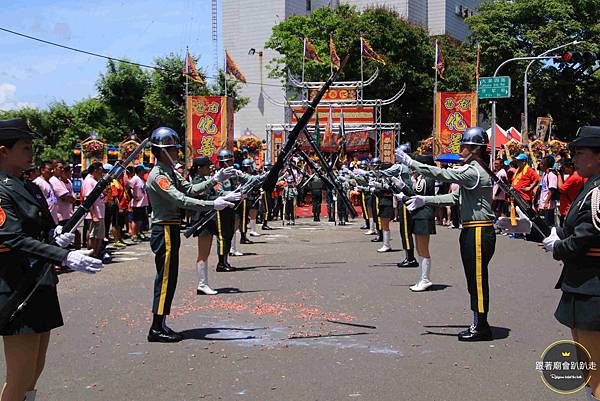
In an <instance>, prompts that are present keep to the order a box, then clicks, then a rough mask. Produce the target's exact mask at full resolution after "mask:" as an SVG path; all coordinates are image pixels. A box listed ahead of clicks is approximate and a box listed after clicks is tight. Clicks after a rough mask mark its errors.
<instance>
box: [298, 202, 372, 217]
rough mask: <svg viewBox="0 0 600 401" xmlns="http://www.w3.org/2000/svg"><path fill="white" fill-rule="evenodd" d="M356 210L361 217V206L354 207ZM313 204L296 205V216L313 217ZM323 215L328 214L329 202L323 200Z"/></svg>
mask: <svg viewBox="0 0 600 401" xmlns="http://www.w3.org/2000/svg"><path fill="white" fill-rule="evenodd" d="M354 210H356V213H358V217H359V218H361V216H362V214H361V212H362V210H361V208H360V207H354ZM312 215H313V214H312V205H310V204H307V205H304V206H298V207H296V216H298V217H312ZM323 216H325V217H326V216H327V203H325V202H323V203H321V217H323Z"/></svg>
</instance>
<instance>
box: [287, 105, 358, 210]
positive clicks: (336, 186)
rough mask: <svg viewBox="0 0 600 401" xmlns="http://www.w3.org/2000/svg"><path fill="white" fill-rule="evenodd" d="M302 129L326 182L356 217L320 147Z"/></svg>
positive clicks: (352, 206)
mask: <svg viewBox="0 0 600 401" xmlns="http://www.w3.org/2000/svg"><path fill="white" fill-rule="evenodd" d="M288 107H289V103H288ZM290 109H291V107H290ZM292 113H293V114H294V115H296V113H295V112H294V110H292ZM296 118H297V116H296ZM302 131H303V132H304V136H305V137H306V140H307V141H308V143H309V144H310V146H311V147H312V148H313V151H314V152H315V154H316V155H317V157H318V159H319V163H320V164H321V167H322V168H323V170H324V171H325V173H326V175H327V178H328V180H327V182H328V184H330V185H331V186H332V187H333V188H334V189H335V191H336V193H337V196H338V197H339V198H341V199H342V202H343V203H344V205H345V206H346V208H347V209H348V211H349V213H350V216H352V218H356V217H357V216H358V213H356V210H355V209H354V205H353V204H352V202H351V201H350V199H349V198H348V195H346V192H345V191H344V189H343V188H342V186H341V185H340V182H339V180H338V179H337V178H336V176H335V174H334V173H333V169H332V168H331V167H329V165H328V164H327V162H326V161H325V157H324V156H323V153H321V149H319V147H318V146H317V144H316V142H315V140H314V138H313V137H312V136H311V135H310V133H309V132H308V130H307V129H306V127H304V128H303V130H302ZM336 160H337V159H336Z"/></svg>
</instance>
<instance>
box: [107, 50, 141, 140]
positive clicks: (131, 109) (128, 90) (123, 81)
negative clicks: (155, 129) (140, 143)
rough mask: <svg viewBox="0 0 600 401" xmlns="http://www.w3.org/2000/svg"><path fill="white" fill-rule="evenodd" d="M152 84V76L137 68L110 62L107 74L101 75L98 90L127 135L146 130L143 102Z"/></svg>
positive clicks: (116, 122)
mask: <svg viewBox="0 0 600 401" xmlns="http://www.w3.org/2000/svg"><path fill="white" fill-rule="evenodd" d="M149 84H150V74H149V73H147V72H144V71H143V70H142V69H141V68H140V67H138V66H137V65H133V64H130V63H124V62H115V61H113V60H109V61H108V62H107V65H106V72H105V73H104V74H101V75H100V78H99V79H98V82H97V83H96V87H97V88H98V95H99V97H100V99H101V100H102V101H103V102H104V103H105V104H106V105H107V106H108V107H109V108H110V110H111V112H112V114H113V115H114V116H115V121H114V123H115V124H117V127H114V128H119V129H120V130H121V131H123V132H131V131H136V132H142V131H144V130H145V128H146V126H145V121H144V120H145V118H144V117H145V115H144V103H143V99H144V96H145V95H146V92H147V91H148V87H149ZM119 139H120V138H119Z"/></svg>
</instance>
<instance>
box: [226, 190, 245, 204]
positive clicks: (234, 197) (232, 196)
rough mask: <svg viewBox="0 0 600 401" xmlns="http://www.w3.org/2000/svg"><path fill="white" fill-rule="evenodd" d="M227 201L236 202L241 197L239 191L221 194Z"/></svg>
mask: <svg viewBox="0 0 600 401" xmlns="http://www.w3.org/2000/svg"><path fill="white" fill-rule="evenodd" d="M222 198H223V199H225V200H226V201H227V202H237V201H239V200H240V199H242V194H241V193H240V192H229V193H228V194H226V195H224V196H222Z"/></svg>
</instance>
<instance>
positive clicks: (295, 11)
mask: <svg viewBox="0 0 600 401" xmlns="http://www.w3.org/2000/svg"><path fill="white" fill-rule="evenodd" d="M480 2H481V1H479V0H222V1H221V4H222V5H221V10H222V12H221V15H222V21H221V22H222V23H221V27H222V38H223V39H222V43H223V47H224V48H225V49H226V50H227V51H228V52H229V54H230V55H231V57H232V58H233V60H234V61H235V62H236V63H237V65H238V67H239V68H240V70H241V71H242V72H243V73H244V75H245V76H246V79H247V80H248V82H249V83H248V84H247V85H244V88H243V90H242V95H243V96H247V97H249V98H250V103H249V104H248V105H247V106H246V107H244V108H243V109H242V110H240V111H239V112H238V113H236V115H235V136H236V137H239V136H240V135H241V134H242V133H243V132H245V131H246V130H249V131H251V132H252V133H254V134H256V135H258V136H260V137H264V136H265V125H266V124H268V123H283V122H285V121H284V119H285V110H284V109H283V108H282V107H278V106H275V105H273V104H271V103H269V101H268V100H267V99H266V98H267V97H271V98H273V99H275V100H278V101H281V100H283V99H284V97H285V92H284V90H283V88H282V87H281V83H280V82H279V81H278V80H274V79H269V78H267V74H268V71H267V69H266V65H267V64H268V63H269V62H270V61H271V60H272V59H273V57H274V56H275V52H274V51H273V50H270V49H264V44H265V42H266V41H267V40H268V38H269V37H270V36H271V30H272V28H273V26H275V25H276V24H277V23H279V22H280V21H283V20H284V19H285V18H286V17H289V16H291V15H307V14H309V13H310V12H311V10H313V9H316V8H319V7H337V6H338V5H339V4H340V3H348V4H352V5H355V6H356V7H357V8H358V9H363V8H365V7H368V6H371V5H386V6H388V7H391V8H393V9H395V10H396V11H398V13H399V14H400V15H402V16H403V17H405V18H407V19H408V20H409V21H412V22H415V23H418V24H420V25H422V26H423V27H425V28H427V29H428V30H429V33H430V34H431V35H442V34H447V35H449V36H452V37H454V38H457V39H459V40H464V39H465V38H466V37H467V35H468V29H467V26H466V24H465V22H464V18H465V16H467V15H469V14H470V13H471V12H472V11H473V10H474V8H475V5H477V4H479V3H480ZM261 54H262V57H260V55H261ZM261 61H262V66H261ZM260 82H262V83H263V85H262V92H261V85H260Z"/></svg>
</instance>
